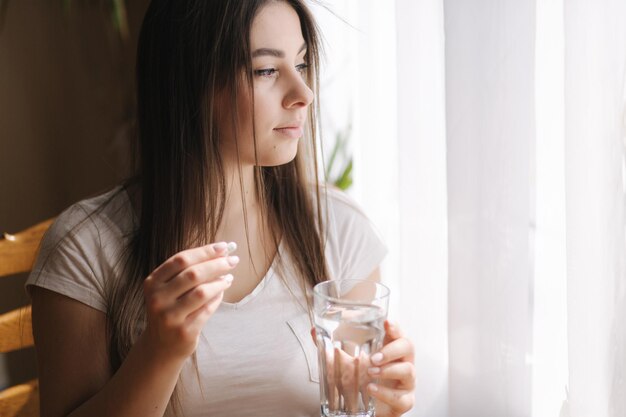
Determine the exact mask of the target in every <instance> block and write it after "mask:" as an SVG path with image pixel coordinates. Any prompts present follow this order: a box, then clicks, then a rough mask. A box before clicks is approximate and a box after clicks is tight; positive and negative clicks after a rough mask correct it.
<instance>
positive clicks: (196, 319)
mask: <svg viewBox="0 0 626 417" xmlns="http://www.w3.org/2000/svg"><path fill="white" fill-rule="evenodd" d="M223 298H224V292H223V291H222V292H220V293H219V294H218V295H217V296H215V297H213V298H212V299H211V300H209V301H208V302H207V303H206V304H204V305H203V306H201V307H200V308H198V309H197V310H196V311H194V312H192V313H191V314H189V315H188V316H187V318H186V319H185V321H186V322H187V323H188V325H189V326H190V327H192V328H193V329H196V330H198V331H199V330H202V327H204V323H206V321H207V320H208V319H209V318H210V317H211V316H212V315H213V313H215V311H216V310H217V308H218V307H219V306H220V304H221V302H222V300H223Z"/></svg>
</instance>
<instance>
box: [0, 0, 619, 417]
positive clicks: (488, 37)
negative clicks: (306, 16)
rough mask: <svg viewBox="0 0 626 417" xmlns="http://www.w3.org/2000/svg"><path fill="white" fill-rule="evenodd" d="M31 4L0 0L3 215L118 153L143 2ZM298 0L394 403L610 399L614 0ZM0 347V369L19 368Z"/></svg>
mask: <svg viewBox="0 0 626 417" xmlns="http://www.w3.org/2000/svg"><path fill="white" fill-rule="evenodd" d="M43 3H44V2H38V1H36V0H19V1H18V0H9V2H8V3H6V1H2V2H0V5H2V6H0V10H2V11H3V13H2V15H1V17H0V24H2V31H1V32H0V231H4V230H6V231H10V232H14V231H18V230H20V229H21V228H24V227H26V226H29V225H31V224H33V223H35V222H38V221H40V220H42V219H46V218H49V217H51V216H54V215H56V214H58V213H59V212H60V211H61V210H62V209H63V208H65V207H67V206H68V205H69V204H71V203H73V202H75V201H77V200H79V199H81V198H85V197H87V196H89V195H93V194H95V193H97V192H99V191H101V190H102V189H104V188H106V187H109V186H110V185H112V184H114V183H116V182H117V181H119V179H120V178H122V177H123V176H124V174H125V172H126V170H127V162H126V159H125V156H126V153H125V144H126V143H127V141H128V136H129V129H130V124H129V121H131V120H132V114H133V92H132V89H133V68H134V51H135V48H136V36H137V31H138V29H139V25H140V22H141V17H142V14H143V11H144V10H145V7H146V5H147V1H141V0H140V1H133V2H130V1H128V2H126V3H121V1H117V0H115V1H111V2H105V1H99V2H98V1H94V2H88V1H83V2H81V1H72V2H71V7H69V8H68V4H67V2H63V1H61V0H59V1H58V2H57V1H47V2H45V5H44V4H43ZM309 3H312V8H313V10H314V13H315V15H316V17H317V19H318V23H319V25H320V27H321V31H322V33H323V36H324V39H325V46H326V57H325V60H324V65H323V73H322V85H321V89H322V91H321V98H320V100H321V107H322V122H323V131H324V147H323V149H324V153H325V154H326V156H327V162H328V160H329V159H332V158H330V155H332V154H333V150H335V149H336V147H335V145H336V143H337V141H338V140H339V141H340V142H341V146H340V149H339V151H337V155H338V157H337V159H336V161H335V162H334V163H333V167H332V173H331V177H333V178H337V179H341V178H342V177H343V180H344V181H343V182H342V184H343V186H345V188H347V192H348V193H349V194H351V195H352V196H353V197H354V199H355V200H356V201H357V202H358V203H359V204H360V205H361V206H362V207H363V208H364V210H365V212H366V213H367V214H368V215H369V216H370V218H371V219H372V221H373V222H374V224H375V225H376V226H377V227H378V229H379V231H380V233H381V235H382V236H383V238H384V240H385V241H386V243H387V245H388V247H389V255H388V257H387V259H386V260H385V262H384V264H383V275H384V278H383V280H384V282H385V283H386V284H387V285H389V286H390V287H391V289H392V299H391V303H392V305H391V307H390V315H391V317H392V319H395V320H396V321H398V322H399V323H400V325H401V327H402V328H403V329H404V330H405V332H406V333H407V335H408V336H409V337H410V338H411V339H412V340H413V342H414V344H415V347H416V367H417V372H418V385H417V390H416V400H417V403H416V406H415V408H414V410H412V411H411V412H410V413H409V414H408V415H409V416H411V417H417V416H420V417H422V416H423V417H426V416H428V417H437V416H441V417H447V416H455V417H456V416H459V417H466V416H469V417H473V416H477V417H478V416H483V417H484V416H494V417H501V416H533V417H547V416H550V417H567V416H570V417H579V416H580V417H583V416H584V417H589V416H594V417H617V416H622V417H623V416H626V396H625V395H624V394H623V393H624V392H626V229H625V217H626V216H625V214H626V212H625V210H624V207H625V196H626V192H625V190H626V162H625V155H626V152H625V143H626V140H625V138H626V135H625V132H626V128H625V125H626V122H625V120H626V118H625V109H626V107H625V97H626V83H625V80H626V25H624V24H623V17H624V16H626V3H624V2H623V1H621V0H524V1H519V0H385V1H376V0H332V1H330V0H329V1H317V2H309ZM116 4H117V5H119V4H125V6H126V7H125V9H124V10H125V19H123V20H120V19H119V17H120V15H119V9H116V7H114V6H115V5H116ZM120 22H126V23H125V24H120ZM124 28H126V29H124ZM22 281H23V278H22ZM20 297H22V299H20ZM23 297H24V295H23V291H22V289H21V281H20V278H19V277H18V278H16V279H15V291H14V292H13V293H4V292H3V293H1V294H0V298H1V300H0V311H3V310H4V309H5V308H7V309H8V308H10V307H11V306H12V305H13V304H15V305H19V304H20V303H22V302H23V301H24V300H23ZM1 359H2V361H3V362H4V363H5V365H4V366H5V370H4V372H2V371H0V386H2V384H3V382H4V381H7V380H8V379H13V380H14V379H19V378H26V376H27V375H28V374H29V372H30V373H32V372H33V371H32V369H33V368H34V366H33V364H32V360H31V359H29V358H22V357H21V358H5V357H3V358H1Z"/></svg>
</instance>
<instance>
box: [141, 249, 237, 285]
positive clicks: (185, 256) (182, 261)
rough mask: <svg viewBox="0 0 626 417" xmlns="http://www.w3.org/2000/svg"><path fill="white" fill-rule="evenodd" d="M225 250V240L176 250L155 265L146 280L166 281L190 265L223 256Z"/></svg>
mask: <svg viewBox="0 0 626 417" xmlns="http://www.w3.org/2000/svg"><path fill="white" fill-rule="evenodd" d="M227 251H228V244H227V243H226V242H218V243H212V244H210V245H204V246H200V247H197V248H193V249H187V250H184V251H181V252H178V253H177V254H175V255H173V256H172V257H170V258H169V259H168V260H166V261H165V262H163V263H162V264H161V265H160V266H159V267H157V268H156V269H155V270H154V271H153V272H152V273H151V274H150V275H149V276H148V277H147V278H146V280H148V279H150V280H152V281H155V282H164V281H167V280H169V279H170V278H172V277H173V276H174V275H176V274H178V273H180V272H181V271H183V270H185V269H187V268H189V267H190V266H192V265H195V264H197V263H199V262H204V261H208V260H210V259H215V258H217V257H219V256H224V255H226V253H227Z"/></svg>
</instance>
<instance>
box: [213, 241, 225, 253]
mask: <svg viewBox="0 0 626 417" xmlns="http://www.w3.org/2000/svg"><path fill="white" fill-rule="evenodd" d="M226 248H227V245H226V242H218V243H214V244H213V250H214V251H215V252H223V251H224V250H226Z"/></svg>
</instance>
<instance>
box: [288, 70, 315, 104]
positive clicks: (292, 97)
mask: <svg viewBox="0 0 626 417" xmlns="http://www.w3.org/2000/svg"><path fill="white" fill-rule="evenodd" d="M314 98H315V94H313V91H312V90H311V89H310V88H309V86H308V85H307V84H306V82H305V81H304V79H303V78H302V76H301V75H300V73H298V72H295V74H293V75H292V76H291V77H290V80H289V88H288V90H287V92H286V94H285V97H284V98H283V106H284V107H285V108H286V109H290V108H294V107H306V106H308V105H309V104H311V103H312V102H313V99H314Z"/></svg>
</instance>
